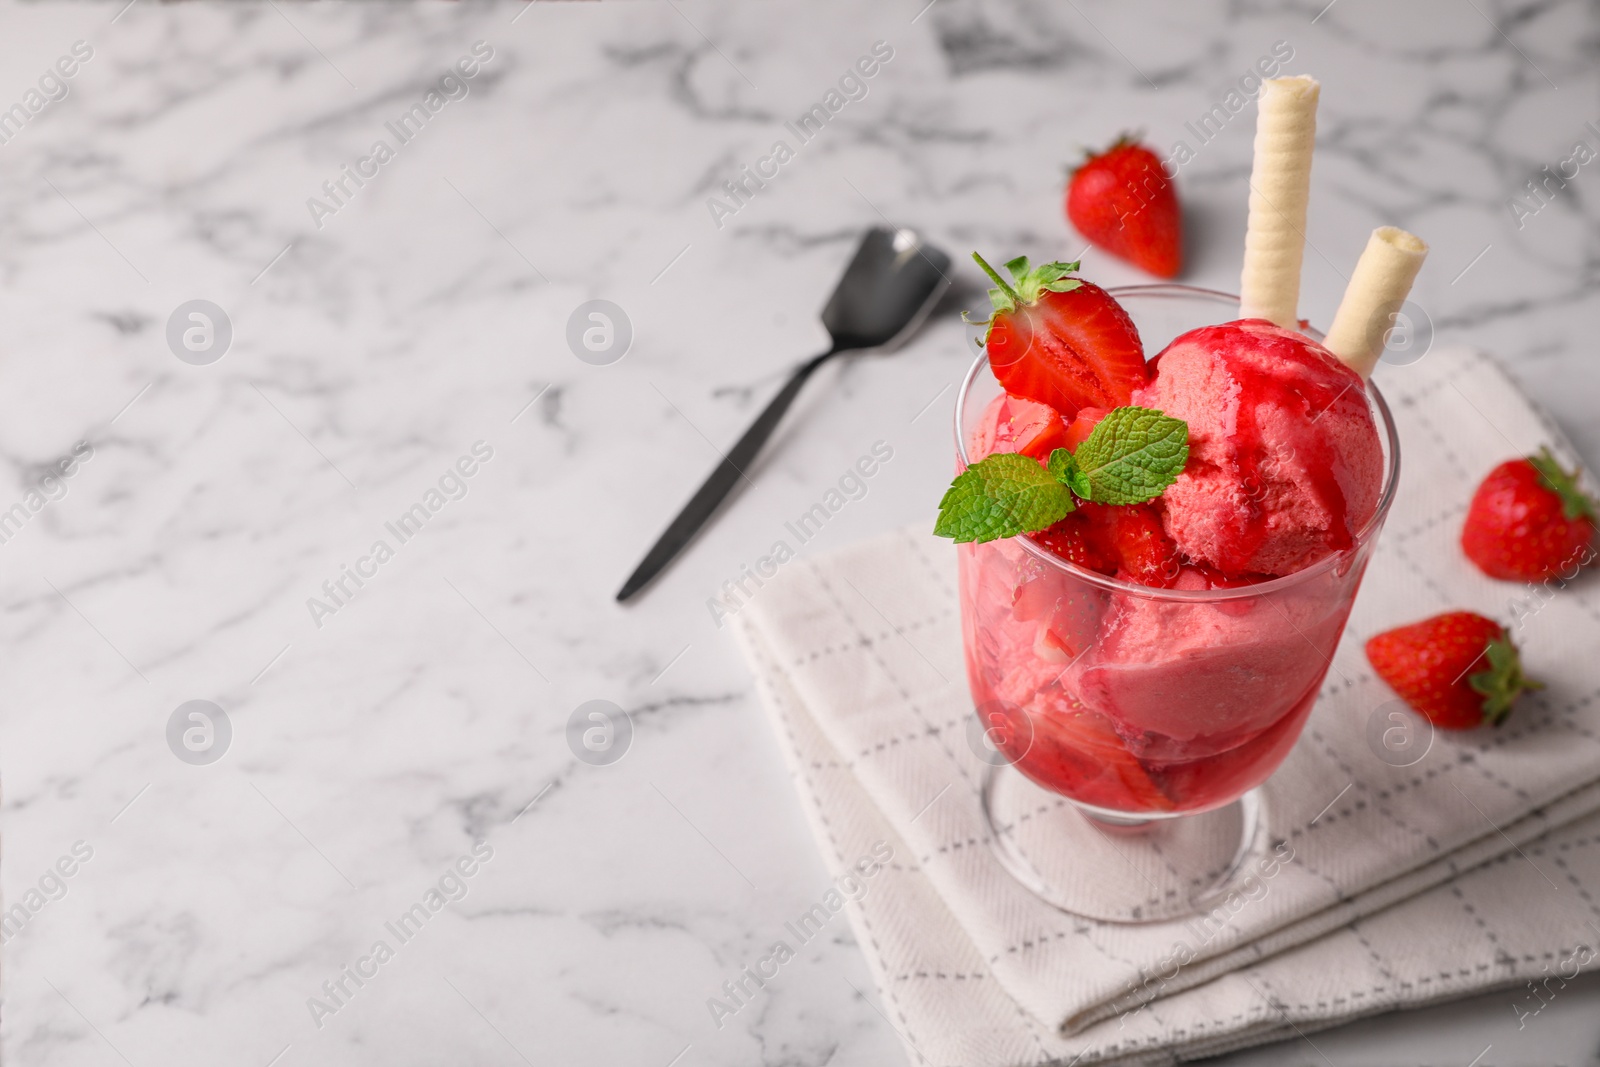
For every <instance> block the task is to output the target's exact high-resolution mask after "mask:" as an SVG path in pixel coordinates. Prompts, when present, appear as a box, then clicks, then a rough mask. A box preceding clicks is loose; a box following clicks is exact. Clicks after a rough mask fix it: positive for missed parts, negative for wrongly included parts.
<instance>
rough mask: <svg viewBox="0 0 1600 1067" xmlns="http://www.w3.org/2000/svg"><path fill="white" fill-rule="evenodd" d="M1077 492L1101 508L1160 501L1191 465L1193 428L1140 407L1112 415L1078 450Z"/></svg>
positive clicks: (1073, 486) (1108, 416) (1073, 483)
mask: <svg viewBox="0 0 1600 1067" xmlns="http://www.w3.org/2000/svg"><path fill="white" fill-rule="evenodd" d="M1073 458H1074V460H1075V461H1076V465H1077V472H1076V474H1074V475H1073V477H1072V482H1071V484H1072V488H1073V491H1074V492H1076V493H1077V494H1078V495H1079V496H1080V497H1082V498H1083V499H1085V500H1093V501H1094V502H1095V503H1097V504H1138V503H1140V502H1142V501H1145V500H1152V499H1154V498H1155V497H1158V496H1160V495H1161V491H1162V490H1163V489H1165V488H1166V487H1167V486H1169V485H1171V484H1172V483H1173V482H1174V481H1176V480H1177V478H1178V474H1179V472H1181V471H1182V470H1183V465H1184V464H1185V463H1187V462H1188V460H1189V424H1188V423H1186V422H1184V421H1183V420H1182V419H1173V418H1168V417H1167V416H1166V415H1163V414H1162V413H1161V412H1159V411H1153V410H1151V409H1150V408H1141V407H1120V408H1115V409H1113V410H1112V411H1111V412H1110V413H1109V414H1108V415H1106V417H1105V418H1103V419H1101V420H1100V423H1099V425H1097V426H1096V427H1095V428H1094V431H1093V432H1092V433H1090V434H1089V439H1088V440H1087V441H1085V442H1084V443H1083V444H1081V445H1079V446H1078V451H1077V452H1076V453H1074V456H1073Z"/></svg>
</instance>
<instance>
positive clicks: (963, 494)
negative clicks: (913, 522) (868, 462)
mask: <svg viewBox="0 0 1600 1067" xmlns="http://www.w3.org/2000/svg"><path fill="white" fill-rule="evenodd" d="M1057 451H1058V452H1064V451H1066V450H1065V449H1057ZM1076 507H1077V505H1076V504H1075V503H1073V500H1072V493H1071V491H1070V490H1068V489H1067V487H1066V486H1064V485H1062V484H1061V483H1060V482H1058V481H1056V479H1055V478H1054V477H1052V476H1051V474H1050V472H1049V471H1047V470H1045V469H1044V468H1043V467H1041V466H1039V464H1038V462H1037V461H1035V460H1032V459H1029V458H1028V457H1027V456H1023V455H1019V454H1017V453H1015V452H996V453H995V454H994V455H992V456H985V457H984V458H983V459H981V460H979V461H978V462H976V463H974V464H973V465H972V466H970V467H968V468H967V469H966V470H964V471H962V472H961V473H960V474H958V475H956V480H955V481H953V482H951V483H950V488H949V489H948V490H947V491H946V492H945V494H944V499H943V500H940V501H939V521H938V522H937V523H936V524H935V525H934V527H933V532H934V533H935V534H936V535H938V536H939V537H949V538H952V539H954V540H956V541H958V542H959V541H994V540H997V539H999V538H1002V537H1015V536H1016V535H1017V534H1019V533H1028V532H1031V531H1033V530H1042V529H1044V528H1045V527H1046V526H1052V525H1054V524H1055V523H1057V522H1059V521H1060V520H1061V519H1062V518H1064V517H1065V516H1066V515H1067V513H1068V512H1070V511H1072V510H1073V509H1074V508H1076Z"/></svg>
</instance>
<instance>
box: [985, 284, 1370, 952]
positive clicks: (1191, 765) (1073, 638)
mask: <svg viewBox="0 0 1600 1067" xmlns="http://www.w3.org/2000/svg"><path fill="white" fill-rule="evenodd" d="M1111 294H1112V295H1113V296H1114V297H1115V298H1116V299H1117V300H1118V301H1119V302H1120V303H1121V304H1122V306H1123V307H1124V308H1125V309H1126V310H1127V312H1128V313H1129V315H1131V316H1132V317H1133V319H1134V321H1135V323H1136V324H1137V326H1138V328H1139V332H1140V334H1141V336H1142V337H1143V339H1144V341H1145V345H1146V350H1147V351H1150V352H1154V351H1160V350H1162V349H1164V348H1165V347H1166V343H1167V342H1168V341H1169V340H1171V339H1172V338H1174V337H1177V336H1179V335H1181V334H1185V333H1187V332H1188V331H1189V330H1191V329H1195V328H1197V327H1200V326H1206V325H1212V324H1215V323H1218V322H1223V321H1226V320H1228V319H1229V318H1231V317H1232V316H1234V315H1236V314H1237V310H1238V298H1237V297H1233V296H1230V295H1229V294H1226V293H1219V292H1214V291H1210V290H1203V289H1195V288H1192V287H1189V286H1181V285H1150V286H1131V287H1126V288H1122V289H1115V290H1111ZM1307 334H1308V335H1309V336H1311V337H1313V338H1317V337H1318V336H1319V335H1317V334H1316V333H1314V332H1312V331H1307ZM1000 394H1001V389H1000V386H999V383H998V382H997V381H996V380H995V379H994V377H993V374H992V373H991V371H990V369H989V366H988V363H987V361H986V360H985V359H983V358H981V357H980V358H979V359H978V361H977V362H976V363H975V364H974V366H973V368H972V371H971V372H970V373H969V374H968V376H967V378H966V380H965V381H964V382H963V385H962V389H961V393H960V396H959V397H958V400H957V405H956V452H957V462H958V466H959V467H961V468H964V467H965V466H966V465H967V463H968V451H967V448H968V441H969V440H970V439H971V434H972V433H973V430H974V427H975V426H976V425H977V424H978V420H979V419H980V418H981V417H982V416H983V414H984V412H985V409H986V408H987V407H988V406H989V405H990V404H991V402H992V401H993V400H994V399H995V398H997V397H998V396H999V395H1000ZM1366 401H1367V404H1368V405H1369V408H1370V412H1371V416H1372V421H1373V424H1374V425H1376V427H1377V431H1378V437H1379V439H1380V443H1381V445H1382V449H1383V480H1382V484H1381V488H1380V491H1379V494H1378V503H1377V507H1376V510H1375V513H1374V514H1373V515H1372V516H1371V518H1370V519H1369V520H1368V521H1366V522H1365V523H1364V524H1363V525H1362V526H1361V527H1360V528H1359V529H1357V530H1355V531H1353V537H1352V543H1351V544H1350V545H1349V546H1348V547H1347V548H1344V549H1341V550H1338V551H1334V552H1331V553H1330V554H1328V555H1326V556H1324V557H1323V558H1321V559H1318V560H1317V561H1315V562H1313V563H1311V564H1310V565H1309V566H1306V567H1303V568H1302V569H1299V570H1296V571H1294V572H1293V573H1290V574H1287V575H1284V576H1282V577H1277V578H1271V579H1268V580H1263V581H1258V582H1255V583H1253V584H1243V585H1229V586H1221V587H1202V588H1196V587H1193V583H1191V585H1190V587H1188V588H1156V587H1152V586H1146V585H1138V584H1133V583H1131V582H1127V581H1122V580H1119V579H1118V578H1115V577H1111V576H1109V575H1106V574H1102V573H1099V572H1097V571H1093V570H1088V569H1085V568H1083V567H1080V566H1077V565H1075V564H1073V563H1070V562H1068V561H1066V560H1065V559H1063V558H1061V557H1060V556H1057V555H1056V554H1054V553H1053V552H1051V551H1050V550H1049V549H1048V548H1046V547H1044V546H1043V545H1042V544H1040V543H1038V542H1037V541H1035V540H1034V539H1032V538H1031V537H1029V536H1026V535H1023V536H1018V537H1013V538H1008V539H1004V540H998V541H990V542H983V543H968V544H962V545H960V546H959V549H958V551H959V562H960V579H959V588H960V601H961V615H962V629H963V635H964V639H965V650H966V663H967V675H968V682H969V685H970V688H971V692H972V696H973V701H974V704H975V705H976V708H977V715H978V718H979V722H980V726H981V727H982V731H983V736H984V738H985V739H986V740H987V742H988V748H989V750H990V751H989V753H988V755H989V758H988V760H987V761H988V762H989V764H990V767H989V769H988V772H987V775H986V779H985V782H984V789H983V804H984V813H985V817H986V819H987V821H988V828H989V831H990V834H991V843H992V844H993V846H994V848H995V851H996V854H997V855H998V857H999V858H1000V859H1001V861H1002V863H1003V864H1004V865H1005V866H1006V868H1007V869H1008V870H1009V871H1010V872H1011V873H1012V874H1013V875H1014V876H1016V877H1017V879H1018V880H1019V881H1020V882H1022V883H1023V884H1024V885H1026V886H1027V887H1028V888H1029V889H1030V890H1032V891H1033V892H1034V893H1036V894H1038V895H1039V896H1040V897H1042V898H1043V899H1045V900H1047V901H1049V902H1050V903H1051V904H1053V905H1055V906H1056V907H1059V908H1062V909H1063V910H1066V911H1070V912H1074V913H1077V914H1083V915H1087V916H1090V917H1094V918H1098V919H1104V920H1110V921H1121V922H1149V921H1162V920H1167V919H1171V918H1177V917H1181V916H1183V915H1188V914H1193V913H1195V912H1197V911H1204V910H1206V909H1207V907H1208V906H1209V904H1210V903H1212V902H1214V901H1215V900H1217V899H1220V898H1223V897H1226V896H1227V894H1228V893H1230V892H1233V891H1235V889H1236V888H1237V885H1238V883H1239V882H1240V880H1241V879H1243V878H1249V877H1256V876H1259V868H1260V867H1261V866H1262V865H1263V864H1264V863H1267V862H1268V860H1269V858H1270V857H1269V850H1268V848H1267V844H1268V838H1269V836H1270V829H1269V825H1268V819H1267V817H1266V816H1265V815H1264V814H1263V811H1262V807H1263V806H1262V803H1261V799H1260V796H1259V793H1257V792H1254V791H1255V790H1257V788H1258V787H1259V786H1260V785H1261V784H1262V783H1263V782H1264V781H1265V780H1266V779H1267V778H1268V777H1269V776H1270V775H1271V774H1272V773H1273V772H1274V771H1275V770H1276V769H1277V768H1278V766H1279V765H1280V764H1281V763H1282V762H1283V760H1284V759H1285V757H1286V756H1287V755H1288V754H1289V751H1290V749H1291V748H1292V747H1293V746H1294V743H1295V741H1296V740H1297V738H1298V737H1299V735H1300V732H1301V730H1302V728H1303V727H1304V725H1305V722H1306V720H1307V718H1308V717H1309V716H1310V714H1311V711H1312V708H1313V706H1314V705H1315V703H1316V698H1317V693H1318V690H1319V688H1320V686H1321V684H1322V681H1323V678H1324V676H1325V675H1326V673H1327V671H1328V670H1329V668H1330V666H1331V664H1332V658H1333V655H1334V650H1335V648H1336V646H1337V645H1338V642H1339V639H1340V637H1341V635H1342V634H1343V631H1344V626H1345V621H1346V619H1347V617H1348V615H1349V612H1350V608H1351V605H1352V604H1353V602H1354V599H1355V596H1356V593H1357V590H1358V589H1359V587H1360V582H1361V577H1362V574H1363V572H1364V570H1365V567H1366V563H1367V561H1368V559H1369V558H1370V556H1371V553H1372V550H1373V547H1374V545H1375V544H1376V540H1377V536H1378V533H1379V530H1380V529H1381V527H1382V525H1383V521H1384V518H1385V517H1386V515H1387V512H1388V508H1389V505H1390V502H1391V501H1392V499H1393V496H1394V489H1395V485H1396V481H1397V477H1398V471H1399V449H1398V442H1397V439H1396V436H1395V431H1394V425H1393V422H1392V420H1391V418H1390V416H1389V412H1388V409H1387V407H1386V406H1385V404H1384V401H1383V398H1382V396H1381V395H1380V394H1379V392H1378V391H1377V389H1376V388H1375V387H1373V386H1372V385H1371V384H1370V383H1369V384H1368V385H1367V386H1366ZM1181 584H1182V583H1180V585H1181ZM1241 798H1243V799H1241ZM1117 869H1121V873H1123V874H1127V873H1128V872H1129V871H1132V872H1133V873H1134V874H1136V875H1137V877H1135V878H1131V880H1119V877H1110V878H1107V877H1106V876H1105V875H1106V872H1107V871H1108V870H1117Z"/></svg>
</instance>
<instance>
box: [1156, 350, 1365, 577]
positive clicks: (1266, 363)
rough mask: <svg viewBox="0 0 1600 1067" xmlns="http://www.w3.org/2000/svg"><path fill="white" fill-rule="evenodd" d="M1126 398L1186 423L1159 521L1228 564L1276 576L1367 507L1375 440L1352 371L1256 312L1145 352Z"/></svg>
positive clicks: (1350, 529)
mask: <svg viewBox="0 0 1600 1067" xmlns="http://www.w3.org/2000/svg"><path fill="white" fill-rule="evenodd" d="M1153 367H1154V368H1155V371H1156V375H1155V380H1154V381H1152V382H1151V383H1150V384H1149V385H1148V386H1146V387H1145V388H1144V389H1142V390H1141V391H1140V392H1139V393H1138V394H1136V396H1135V403H1138V404H1141V405H1143V406H1145V407H1150V408H1156V409H1158V410H1160V411H1163V412H1165V413H1166V414H1168V415H1171V416H1172V417H1174V418H1179V419H1183V420H1184V421H1185V422H1187V423H1188V424H1189V463H1188V466H1187V467H1186V468H1185V470H1184V472H1183V473H1182V474H1180V475H1179V476H1178V480H1177V482H1176V484H1174V485H1172V486H1170V487H1168V489H1167V490H1166V492H1165V493H1164V494H1163V497H1162V499H1163V501H1164V503H1165V507H1166V520H1165V525H1166V530H1167V533H1168V534H1169V535H1170V536H1171V537H1172V539H1173V540H1174V541H1175V542H1177V545H1178V547H1179V549H1181V550H1182V552H1183V554H1184V555H1185V556H1187V557H1188V558H1189V559H1191V560H1195V561H1198V562H1201V563H1206V564H1210V565H1211V566H1213V567H1215V568H1217V569H1218V570H1221V571H1223V572H1224V573H1226V574H1266V575H1283V574H1291V573H1293V572H1294V571H1297V570H1300V569H1301V568H1303V567H1305V566H1307V565H1308V564H1310V563H1312V562H1314V561H1315V560H1317V559H1318V558H1320V557H1322V556H1325V555H1327V554H1328V553H1330V552H1336V551H1340V550H1343V549H1346V548H1349V547H1350V545H1351V543H1352V542H1353V539H1354V535H1355V534H1356V533H1357V532H1358V531H1359V530H1360V529H1361V527H1362V526H1364V525H1365V524H1366V523H1367V521H1368V520H1369V519H1371V518H1372V516H1373V513H1374V512H1375V511H1376V510H1377V506H1378V494H1379V491H1380V490H1381V488H1382V484H1383V449H1382V447H1381V445H1380V444H1379V442H1378V431H1377V427H1376V426H1375V425H1374V423H1373V420H1372V413H1371V411H1370V410H1369V408H1368V405H1367V399H1366V391H1365V388H1364V387H1363V384H1362V381H1361V379H1360V378H1359V377H1358V376H1357V375H1356V374H1355V372H1354V371H1352V370H1350V369H1349V368H1348V367H1346V366H1345V365H1344V364H1342V363H1340V362H1339V360H1338V359H1336V358H1335V357H1334V356H1333V354H1332V353H1330V352H1329V351H1328V350H1327V349H1325V348H1323V347H1322V346H1321V345H1320V344H1318V343H1317V342H1315V341H1313V340H1311V339H1310V338H1309V337H1306V336H1305V335H1304V334H1301V333H1296V332H1294V331H1291V330H1285V329H1283V328H1281V327H1279V326H1274V325H1273V324H1271V323H1269V322H1267V321H1265V320H1263V319H1241V320H1239V321H1237V322H1229V323H1224V324H1222V325H1219V326H1206V327H1203V328H1201V329H1198V330H1192V331H1190V332H1189V333H1186V334H1184V335H1183V336H1181V337H1179V338H1177V339H1176V340H1174V341H1173V342H1172V343H1171V344H1170V345H1168V346H1167V348H1166V350H1165V351H1163V352H1162V353H1161V354H1160V355H1159V356H1157V357H1156V359H1155V360H1154V361H1153Z"/></svg>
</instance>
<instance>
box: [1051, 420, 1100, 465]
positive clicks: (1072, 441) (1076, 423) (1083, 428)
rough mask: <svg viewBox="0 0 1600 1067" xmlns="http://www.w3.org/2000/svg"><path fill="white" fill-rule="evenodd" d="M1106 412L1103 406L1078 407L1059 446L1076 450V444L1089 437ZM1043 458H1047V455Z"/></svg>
mask: <svg viewBox="0 0 1600 1067" xmlns="http://www.w3.org/2000/svg"><path fill="white" fill-rule="evenodd" d="M1107 414H1108V412H1107V411H1106V409H1105V408H1079V409H1078V417H1077V418H1075V419H1073V420H1072V424H1071V425H1070V426H1068V427H1067V434H1066V437H1067V439H1066V443H1065V444H1063V445H1062V446H1061V447H1062V448H1067V449H1071V450H1072V451H1074V452H1076V451H1077V450H1078V446H1079V445H1081V444H1083V443H1084V442H1085V441H1087V440H1088V439H1089V435H1090V434H1091V433H1093V432H1094V428H1095V427H1096V426H1098V425H1100V420H1101V419H1103V418H1105V417H1106V415H1107ZM1045 458H1046V459H1048V458H1049V456H1046V457H1045Z"/></svg>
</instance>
